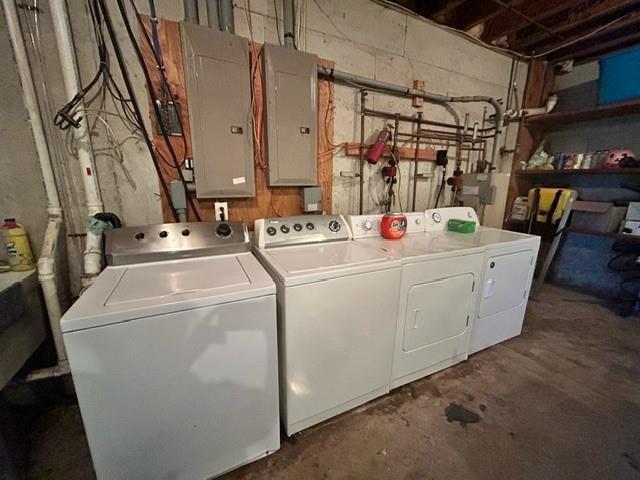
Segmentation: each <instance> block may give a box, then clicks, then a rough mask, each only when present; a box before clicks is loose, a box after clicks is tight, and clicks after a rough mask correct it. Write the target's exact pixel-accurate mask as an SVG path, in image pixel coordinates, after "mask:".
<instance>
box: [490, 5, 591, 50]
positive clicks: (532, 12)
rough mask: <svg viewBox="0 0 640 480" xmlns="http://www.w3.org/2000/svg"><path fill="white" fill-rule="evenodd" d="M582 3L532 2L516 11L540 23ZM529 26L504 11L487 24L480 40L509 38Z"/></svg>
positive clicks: (524, 20) (527, 23) (525, 21)
mask: <svg viewBox="0 0 640 480" xmlns="http://www.w3.org/2000/svg"><path fill="white" fill-rule="evenodd" d="M584 2H585V0H569V1H566V0H565V1H545V2H541V1H534V2H527V3H525V4H524V5H522V6H521V7H519V8H518V10H519V11H520V12H521V13H523V14H525V15H527V16H529V17H531V18H532V19H534V20H537V21H542V20H544V19H545V18H548V17H551V16H552V15H556V14H557V13H559V12H561V11H563V10H566V9H569V8H574V7H576V6H578V5H580V4H581V3H584ZM529 25H530V23H529V21H528V20H526V19H524V18H522V17H516V16H514V14H513V13H512V12H510V11H504V12H503V13H501V14H500V15H498V16H497V17H495V18H494V19H492V20H491V21H489V22H487V24H486V25H485V29H484V33H483V34H482V39H483V40H484V41H485V42H492V41H493V40H496V39H498V38H500V37H505V36H509V35H511V34H512V33H515V32H517V31H518V30H522V29H523V28H525V27H527V26H529Z"/></svg>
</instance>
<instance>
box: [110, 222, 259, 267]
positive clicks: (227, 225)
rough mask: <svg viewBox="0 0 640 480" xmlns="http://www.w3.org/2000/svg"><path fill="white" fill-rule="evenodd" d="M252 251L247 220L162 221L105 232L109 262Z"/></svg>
mask: <svg viewBox="0 0 640 480" xmlns="http://www.w3.org/2000/svg"><path fill="white" fill-rule="evenodd" d="M250 250H251V242H250V239H249V232H248V231H247V226H246V225H245V224H244V223H243V222H194V223H161V224H159V225H144V226H141V227H123V228H116V229H114V230H108V231H107V232H106V233H105V254H106V257H107V264H109V265H129V264H132V263H144V262H157V261H162V260H175V259H179V258H192V257H203V256H207V255H222V254H227V253H240V252H247V251H250Z"/></svg>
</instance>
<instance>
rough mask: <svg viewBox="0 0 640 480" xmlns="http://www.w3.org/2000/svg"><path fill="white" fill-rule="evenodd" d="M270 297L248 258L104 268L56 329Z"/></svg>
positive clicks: (270, 289)
mask: <svg viewBox="0 0 640 480" xmlns="http://www.w3.org/2000/svg"><path fill="white" fill-rule="evenodd" d="M274 293H275V284H274V283H273V281H272V280H271V278H270V277H269V275H268V274H267V272H266V271H265V270H264V268H262V267H261V266H260V264H259V263H258V262H257V260H256V259H255V258H254V257H253V255H251V254H250V253H244V254H238V255H218V256H215V257H201V258H193V259H188V260H172V261H168V262H153V263H145V264H137V265H129V266H122V267H107V268H106V269H105V270H104V271H103V272H102V273H101V274H100V275H99V276H98V278H97V279H96V281H95V282H94V284H93V285H92V286H91V287H90V288H89V289H88V290H87V291H86V292H85V293H84V294H83V295H82V296H80V298H79V299H78V300H77V301H76V303H74V304H73V306H72V307H71V308H70V309H69V310H68V311H67V313H66V314H65V315H64V316H63V317H62V320H61V326H62V331H63V332H70V331H74V330H82V329H86V328H93V327H97V326H103V325H109V324H113V323H119V322H124V321H128V320H133V319H136V318H140V317H148V316H153V315H161V314H164V313H171V312H176V311H180V310H186V309H191V308H199V307H204V306H210V305H216V304H219V303H227V302H233V301H238V300H244V299H247V298H254V297H258V296H263V295H269V294H274Z"/></svg>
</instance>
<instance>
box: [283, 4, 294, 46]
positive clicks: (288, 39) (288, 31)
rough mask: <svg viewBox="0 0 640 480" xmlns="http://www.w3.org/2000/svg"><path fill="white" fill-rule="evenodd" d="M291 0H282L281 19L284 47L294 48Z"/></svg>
mask: <svg viewBox="0 0 640 480" xmlns="http://www.w3.org/2000/svg"><path fill="white" fill-rule="evenodd" d="M293 11H294V9H293V0H282V17H283V23H284V46H285V47H287V48H295V45H296V37H295V33H294V32H295V23H294V20H293Z"/></svg>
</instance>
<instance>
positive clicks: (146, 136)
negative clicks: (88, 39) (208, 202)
mask: <svg viewBox="0 0 640 480" xmlns="http://www.w3.org/2000/svg"><path fill="white" fill-rule="evenodd" d="M96 1H97V2H99V5H100V10H101V11H102V13H103V19H104V23H105V26H106V27H107V31H108V33H109V37H110V39H111V44H112V45H113V52H114V54H115V56H116V59H117V61H118V65H119V66H120V71H121V72H122V79H123V80H124V84H125V88H126V90H127V92H128V94H129V97H130V98H131V106H132V108H133V110H134V112H135V117H136V120H137V121H138V123H139V124H140V131H141V132H142V136H143V137H144V141H145V143H146V145H147V149H148V150H149V154H150V155H151V159H152V160H153V165H154V167H155V169H156V173H157V174H158V178H159V179H160V184H161V186H162V190H163V192H164V194H165V196H166V198H167V199H168V200H169V199H170V198H171V195H170V193H169V188H168V187H167V183H166V182H165V181H164V178H163V176H162V171H161V170H160V165H159V164H158V159H157V158H156V155H155V150H154V145H153V142H152V141H151V138H150V137H149V132H147V128H146V127H145V125H144V121H143V119H142V114H141V112H140V106H139V105H138V101H137V100H136V97H135V94H134V92H133V86H132V84H131V78H130V77H129V70H128V69H127V64H126V62H125V60H124V57H123V55H122V50H121V49H120V44H119V43H118V40H117V37H116V33H115V30H114V28H113V23H112V21H111V16H110V15H109V9H108V8H107V6H106V4H105V2H104V0H96ZM168 203H169V208H170V209H171V214H172V216H173V219H174V221H176V222H177V221H179V218H178V212H176V209H175V208H174V207H173V204H172V203H171V201H169V202H168Z"/></svg>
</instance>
